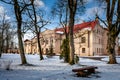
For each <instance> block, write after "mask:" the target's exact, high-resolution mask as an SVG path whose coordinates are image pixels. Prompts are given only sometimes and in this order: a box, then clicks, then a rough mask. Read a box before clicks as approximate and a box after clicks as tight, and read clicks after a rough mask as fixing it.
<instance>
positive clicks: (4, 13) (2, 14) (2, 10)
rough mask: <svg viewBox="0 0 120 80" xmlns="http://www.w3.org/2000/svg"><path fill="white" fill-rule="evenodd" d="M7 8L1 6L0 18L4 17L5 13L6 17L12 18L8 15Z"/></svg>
mask: <svg viewBox="0 0 120 80" xmlns="http://www.w3.org/2000/svg"><path fill="white" fill-rule="evenodd" d="M6 12H7V11H6V10H5V8H4V7H3V6H0V19H3V17H4V15H5V19H6V20H8V19H10V17H9V16H8V15H6Z"/></svg>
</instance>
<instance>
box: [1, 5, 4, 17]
mask: <svg viewBox="0 0 120 80" xmlns="http://www.w3.org/2000/svg"><path fill="white" fill-rule="evenodd" d="M3 13H4V8H3V7H2V6H0V15H1V14H3Z"/></svg>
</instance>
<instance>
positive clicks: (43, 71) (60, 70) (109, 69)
mask: <svg viewBox="0 0 120 80" xmlns="http://www.w3.org/2000/svg"><path fill="white" fill-rule="evenodd" d="M26 58H27V62H28V63H30V64H32V66H20V65H19V64H21V60H20V55H19V54H3V56H2V58H0V80H120V64H114V65H110V64H106V63H107V62H106V61H108V57H105V58H103V59H102V61H98V60H92V59H88V58H80V61H79V64H76V65H72V66H71V65H69V64H67V63H63V60H59V56H54V57H53V58H47V57H46V56H44V60H42V61H40V60H39V55H26ZM117 61H118V63H120V58H119V57H117ZM10 63H11V64H10ZM7 64H10V69H11V70H5V67H6V66H7ZM91 65H92V66H97V67H98V69H97V70H96V71H97V73H96V74H92V75H90V76H89V77H87V78H83V77H76V76H75V73H74V72H72V69H74V68H80V67H84V66H91Z"/></svg>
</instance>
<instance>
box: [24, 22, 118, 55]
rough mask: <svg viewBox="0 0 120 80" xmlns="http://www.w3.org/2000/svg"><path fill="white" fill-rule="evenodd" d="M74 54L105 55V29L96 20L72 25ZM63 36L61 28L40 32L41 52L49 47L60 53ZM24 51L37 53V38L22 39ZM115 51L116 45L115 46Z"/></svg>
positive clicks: (45, 51) (44, 52)
mask: <svg viewBox="0 0 120 80" xmlns="http://www.w3.org/2000/svg"><path fill="white" fill-rule="evenodd" d="M73 32H74V45H75V54H76V55H78V56H97V55H107V49H106V47H107V29H106V28H103V27H102V26H101V25H100V24H99V21H98V20H95V21H91V22H84V23H81V24H77V25H75V26H74V31H73ZM64 38H65V34H64V30H63V28H57V29H55V30H45V31H43V32H42V33H40V42H41V47H42V51H43V54H46V53H47V52H48V50H49V49H50V47H51V46H52V47H53V52H54V53H55V54H56V55H59V54H60V46H61V44H62V41H63V39H64ZM24 47H25V53H32V54H35V53H38V45H37V39H36V37H34V38H33V39H31V40H25V41H24ZM116 51H117V47H116Z"/></svg>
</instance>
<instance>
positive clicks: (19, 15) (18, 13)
mask: <svg viewBox="0 0 120 80" xmlns="http://www.w3.org/2000/svg"><path fill="white" fill-rule="evenodd" d="M14 11H15V16H16V20H17V33H18V44H19V51H20V56H21V62H22V64H27V61H26V57H25V54H24V47H23V42H22V36H21V35H22V32H21V26H22V12H21V10H20V6H19V3H18V0H14Z"/></svg>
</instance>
